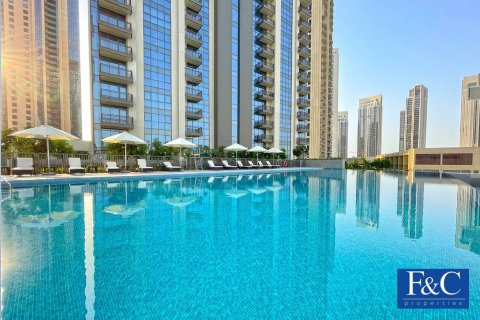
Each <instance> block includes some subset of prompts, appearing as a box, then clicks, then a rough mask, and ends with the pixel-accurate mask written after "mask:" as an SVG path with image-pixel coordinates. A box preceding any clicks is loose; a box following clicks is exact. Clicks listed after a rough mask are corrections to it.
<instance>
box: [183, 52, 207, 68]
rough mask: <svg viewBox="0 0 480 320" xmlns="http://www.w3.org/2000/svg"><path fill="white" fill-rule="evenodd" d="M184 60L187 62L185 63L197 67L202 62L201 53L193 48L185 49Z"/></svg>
mask: <svg viewBox="0 0 480 320" xmlns="http://www.w3.org/2000/svg"><path fill="white" fill-rule="evenodd" d="M185 61H186V62H187V64H190V65H193V66H195V67H198V66H200V65H201V64H202V62H203V60H202V54H201V53H199V52H195V51H193V50H188V49H187V51H185Z"/></svg>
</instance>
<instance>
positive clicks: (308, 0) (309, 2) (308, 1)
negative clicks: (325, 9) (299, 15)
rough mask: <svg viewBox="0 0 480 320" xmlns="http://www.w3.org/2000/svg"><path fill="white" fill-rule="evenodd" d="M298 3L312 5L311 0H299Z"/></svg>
mask: <svg viewBox="0 0 480 320" xmlns="http://www.w3.org/2000/svg"><path fill="white" fill-rule="evenodd" d="M300 4H303V5H304V6H307V7H308V6H311V5H312V0H300Z"/></svg>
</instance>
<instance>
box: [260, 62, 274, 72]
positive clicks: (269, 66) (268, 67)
mask: <svg viewBox="0 0 480 320" xmlns="http://www.w3.org/2000/svg"><path fill="white" fill-rule="evenodd" d="M255 70H257V71H262V72H267V73H269V72H273V70H275V65H274V64H273V63H271V62H267V61H260V62H258V63H257V64H256V65H255Z"/></svg>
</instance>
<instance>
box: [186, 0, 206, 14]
mask: <svg viewBox="0 0 480 320" xmlns="http://www.w3.org/2000/svg"><path fill="white" fill-rule="evenodd" d="M185 4H186V6H187V8H189V9H192V10H193V11H195V12H199V11H200V10H202V0H185Z"/></svg>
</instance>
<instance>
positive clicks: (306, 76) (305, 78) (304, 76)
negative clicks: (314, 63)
mask: <svg viewBox="0 0 480 320" xmlns="http://www.w3.org/2000/svg"><path fill="white" fill-rule="evenodd" d="M297 77H298V81H300V82H302V83H305V82H309V81H310V72H307V71H300V72H299V73H298V74H297Z"/></svg>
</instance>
